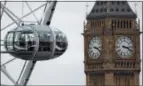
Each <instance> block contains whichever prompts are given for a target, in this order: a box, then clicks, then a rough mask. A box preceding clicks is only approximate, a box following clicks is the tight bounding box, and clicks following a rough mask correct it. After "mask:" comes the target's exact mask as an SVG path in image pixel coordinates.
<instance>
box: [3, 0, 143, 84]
mask: <svg viewBox="0 0 143 86" xmlns="http://www.w3.org/2000/svg"><path fill="white" fill-rule="evenodd" d="M34 1H35V0H34ZM82 1H83V0H82ZM93 1H94V0H93ZM42 3H44V2H41V3H40V2H30V3H29V4H30V6H31V7H32V9H34V8H36V7H38V6H40V5H41V4H42ZM87 3H88V4H89V8H88V9H86V4H87ZM93 4H94V2H58V3H57V6H56V10H55V13H54V15H53V18H52V23H51V26H52V27H55V28H58V29H60V30H61V31H62V32H64V33H65V34H66V35H67V38H68V49H67V51H66V52H65V53H64V54H63V55H62V56H60V57H59V58H56V59H54V60H49V61H41V62H37V64H36V66H35V68H34V70H33V73H32V75H31V78H30V80H29V83H28V84H29V85H85V83H86V81H85V80H86V79H85V74H84V64H83V61H84V53H83V51H84V46H83V36H82V35H81V33H83V22H84V20H85V13H86V10H87V11H88V13H89V12H90V10H91V8H92V6H93ZM21 5H22V3H20V2H8V4H7V7H8V8H9V9H11V10H12V11H13V12H14V13H15V14H16V15H18V16H19V17H21V16H22V15H24V14H26V13H27V12H29V10H28V8H27V6H26V5H24V9H23V10H24V11H23V14H22V8H21V7H22V6H21ZM130 6H131V7H132V8H133V10H134V11H135V8H134V2H130ZM141 8H142V4H141V3H139V2H138V3H137V13H138V17H139V18H140V19H142V9H141ZM35 14H36V16H37V17H38V19H40V18H41V16H42V9H41V10H39V11H37V12H36V13H35ZM24 20H26V21H33V20H34V17H33V16H32V15H31V16H28V17H27V18H25V19H24ZM10 22H12V21H11V20H10V19H9V18H8V17H7V16H6V15H5V14H4V16H3V18H2V21H1V27H2V28H3V27H5V26H6V25H7V24H9V23H10ZM141 24H142V21H141ZM14 27H15V25H13V26H11V27H9V28H8V29H7V30H5V31H3V32H2V38H1V39H3V38H4V35H5V33H6V32H7V31H8V30H10V29H12V28H14ZM1 57H2V58H1V60H2V63H4V62H5V61H7V60H8V59H11V58H12V57H11V56H10V55H8V54H3V55H1ZM23 63H24V61H23V60H20V59H17V60H15V61H14V62H11V63H10V64H8V65H7V66H6V67H7V70H8V71H9V72H10V74H11V75H12V76H13V77H14V79H15V80H16V79H17V78H18V75H19V73H20V70H21V68H22V65H23ZM1 75H2V78H1V82H2V84H12V83H11V82H10V81H9V80H8V79H7V78H6V77H5V75H4V74H3V73H1ZM140 78H141V77H140Z"/></svg>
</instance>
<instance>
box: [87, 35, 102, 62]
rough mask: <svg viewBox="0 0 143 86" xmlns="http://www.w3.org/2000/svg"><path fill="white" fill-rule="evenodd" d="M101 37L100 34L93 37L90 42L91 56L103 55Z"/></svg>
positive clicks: (89, 52)
mask: <svg viewBox="0 0 143 86" xmlns="http://www.w3.org/2000/svg"><path fill="white" fill-rule="evenodd" d="M101 47H102V44H101V39H100V37H98V36H95V37H93V38H92V39H91V40H90V42H89V50H88V54H89V57H90V58H93V59H97V58H98V57H99V56H100V55H101V49H102V48H101Z"/></svg>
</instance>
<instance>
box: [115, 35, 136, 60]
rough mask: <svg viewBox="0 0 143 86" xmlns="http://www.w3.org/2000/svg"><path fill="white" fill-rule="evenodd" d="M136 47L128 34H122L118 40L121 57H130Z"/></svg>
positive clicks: (118, 53) (117, 50) (117, 44)
mask: <svg viewBox="0 0 143 86" xmlns="http://www.w3.org/2000/svg"><path fill="white" fill-rule="evenodd" d="M133 52H134V48H133V43H132V40H131V39H130V38H128V37H126V36H120V37H119V38H118V39H117V41H116V53H117V55H118V56H120V57H121V58H130V57H131V56H132V55H133Z"/></svg>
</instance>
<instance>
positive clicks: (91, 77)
mask: <svg viewBox="0 0 143 86" xmlns="http://www.w3.org/2000/svg"><path fill="white" fill-rule="evenodd" d="M107 3H108V6H107ZM114 4H115V5H114ZM123 5H124V6H123ZM101 7H106V8H107V9H104V10H103V11H101V10H100V8H101ZM115 8H118V9H122V8H124V9H126V11H124V12H122V11H121V10H120V11H121V12H117V11H114V10H111V9H115ZM127 10H128V11H127ZM99 11H101V12H99ZM136 17H137V16H136V14H135V13H134V12H133V11H132V9H131V8H130V7H129V4H128V3H127V1H124V2H123V1H114V2H112V1H111V2H110V1H98V2H97V3H96V4H95V5H94V7H93V9H92V10H91V12H90V13H89V15H87V24H86V25H85V26H86V27H84V28H86V29H84V33H83V36H84V65H85V74H86V85H87V86H98V85H99V86H100V85H104V86H111V85H112V86H133V85H136V86H137V85H139V72H140V38H139V37H140V34H139V30H138V28H137V27H136ZM94 36H98V37H99V38H100V40H101V41H102V42H101V43H102V46H101V48H102V49H101V55H100V56H99V57H98V58H97V59H92V58H90V56H89V54H88V52H89V43H90V40H91V39H92V38H93V37H94ZM121 36H125V37H127V38H129V39H130V40H131V42H129V41H128V43H126V41H124V40H125V39H123V40H121V41H120V42H119V45H118V46H116V42H117V39H118V38H119V37H121ZM122 41H123V42H124V43H123V42H122ZM121 43H122V44H121ZM128 44H132V45H133V47H130V46H128ZM93 45H94V46H93V47H92V48H93V51H95V52H98V51H99V49H98V47H99V46H97V45H98V44H93ZM116 47H118V48H121V49H120V51H122V53H120V54H121V55H122V54H123V55H124V54H127V53H126V52H129V51H133V52H131V53H132V54H131V56H127V57H126V58H125V55H124V56H123V57H122V58H121V55H120V54H117V51H116V49H117V48H116ZM132 48H133V49H132ZM118 51H119V50H118ZM124 51H126V52H125V53H124ZM95 56H96V55H95Z"/></svg>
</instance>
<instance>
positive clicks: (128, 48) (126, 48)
mask: <svg viewBox="0 0 143 86" xmlns="http://www.w3.org/2000/svg"><path fill="white" fill-rule="evenodd" d="M122 47H123V48H126V49H128V50H129V51H133V50H132V49H130V48H129V47H127V46H124V45H123V46H122Z"/></svg>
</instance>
